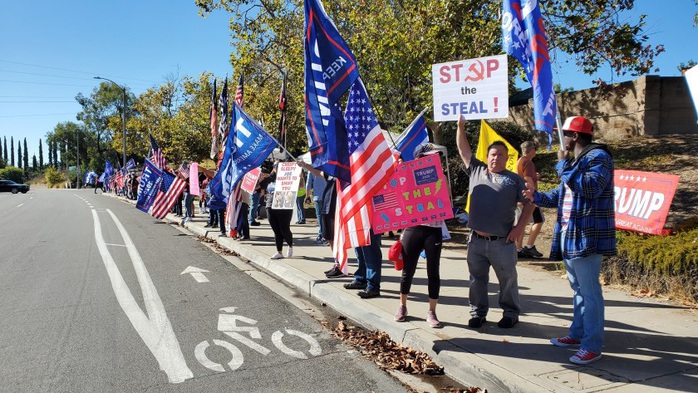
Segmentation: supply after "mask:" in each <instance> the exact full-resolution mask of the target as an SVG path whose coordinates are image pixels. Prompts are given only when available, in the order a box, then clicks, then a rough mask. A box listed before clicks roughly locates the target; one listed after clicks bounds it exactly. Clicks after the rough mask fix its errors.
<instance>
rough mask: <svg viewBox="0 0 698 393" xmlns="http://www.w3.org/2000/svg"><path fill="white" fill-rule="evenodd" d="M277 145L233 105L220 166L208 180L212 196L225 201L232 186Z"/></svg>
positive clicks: (260, 163)
mask: <svg viewBox="0 0 698 393" xmlns="http://www.w3.org/2000/svg"><path fill="white" fill-rule="evenodd" d="M276 145H277V143H276V140H274V138H272V136H271V135H269V133H268V132H267V131H265V130H264V129H263V128H262V126H260V125H259V124H257V123H256V122H255V121H254V120H252V118H250V117H249V116H248V115H247V113H245V111H243V110H242V108H240V106H239V105H238V104H237V103H235V104H234V108H233V113H232V118H231V123H230V132H228V140H227V141H226V143H225V152H224V154H223V160H222V162H221V167H220V170H219V171H218V173H216V176H214V177H213V180H211V185H212V186H211V194H213V195H215V196H216V197H217V198H218V199H220V200H225V199H226V198H227V197H228V196H229V195H230V194H231V193H232V192H233V188H234V187H235V184H237V182H238V181H239V180H240V179H242V177H243V176H245V174H246V173H247V172H249V171H250V170H252V169H254V168H257V167H258V166H260V165H262V163H263V162H264V160H266V159H267V157H268V156H269V154H271V152H272V151H273V150H274V148H275V147H276Z"/></svg>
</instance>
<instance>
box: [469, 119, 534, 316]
mask: <svg viewBox="0 0 698 393" xmlns="http://www.w3.org/2000/svg"><path fill="white" fill-rule="evenodd" d="M456 142H457V144H458V151H459V153H460V156H461V159H462V160H463V164H465V168H466V173H467V174H468V175H469V176H470V188H469V193H470V211H469V213H468V214H469V222H468V227H470V228H471V230H472V231H471V235H470V241H469V242H468V256H467V258H468V270H469V271H470V296H469V300H470V308H471V311H470V315H471V317H472V318H471V319H470V320H469V321H468V326H470V327H472V328H479V327H481V326H482V324H483V323H485V322H486V318H485V317H486V316H487V312H488V311H489V300H488V297H487V286H488V284H489V270H490V266H492V267H493V268H494V272H495V274H496V275H497V279H498V280H499V306H500V307H501V308H502V310H503V311H504V312H503V317H502V319H501V320H500V321H499V323H497V325H498V326H499V327H501V328H512V327H514V325H516V323H518V322H519V314H520V313H521V306H520V301H519V286H518V276H517V273H516V244H515V241H516V239H517V238H518V237H519V235H520V234H521V233H522V232H523V231H524V229H525V228H526V223H527V222H528V220H529V218H530V217H531V214H532V213H533V209H534V208H535V205H533V204H531V203H530V202H529V201H528V200H526V199H525V198H524V197H523V191H524V190H525V189H526V184H525V182H524V180H523V179H522V178H521V177H520V176H519V175H517V174H516V173H514V172H511V171H509V170H507V169H506V163H507V159H508V158H509V156H508V152H507V150H508V149H507V147H506V145H505V144H504V143H503V142H501V141H497V142H494V143H492V145H490V146H489V147H488V148H487V163H484V162H482V161H480V160H478V159H476V158H475V157H474V156H473V152H472V150H471V148H470V144H469V143H468V138H467V137H466V135H465V119H463V117H462V116H461V118H460V119H459V120H458V133H457V137H456ZM518 202H521V203H523V204H524V208H523V212H522V213H521V219H520V220H519V221H518V223H517V225H514V218H515V214H516V204H517V203H518Z"/></svg>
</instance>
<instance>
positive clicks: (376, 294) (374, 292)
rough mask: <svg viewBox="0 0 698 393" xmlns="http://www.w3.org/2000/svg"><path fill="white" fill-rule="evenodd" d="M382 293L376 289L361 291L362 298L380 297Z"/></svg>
mask: <svg viewBox="0 0 698 393" xmlns="http://www.w3.org/2000/svg"><path fill="white" fill-rule="evenodd" d="M380 295H381V291H377V290H375V289H365V290H363V291H361V292H359V297H360V298H362V299H373V298H374V297H379V296H380Z"/></svg>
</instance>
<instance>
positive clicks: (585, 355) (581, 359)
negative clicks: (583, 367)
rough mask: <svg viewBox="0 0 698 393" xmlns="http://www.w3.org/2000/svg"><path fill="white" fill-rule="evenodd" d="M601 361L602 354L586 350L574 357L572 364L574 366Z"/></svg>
mask: <svg viewBox="0 0 698 393" xmlns="http://www.w3.org/2000/svg"><path fill="white" fill-rule="evenodd" d="M599 359H601V354H600V353H594V352H589V351H587V350H586V349H580V350H579V351H577V353H575V354H574V355H572V357H571V358H570V362H572V363H574V364H589V363H591V362H595V361H597V360H599Z"/></svg>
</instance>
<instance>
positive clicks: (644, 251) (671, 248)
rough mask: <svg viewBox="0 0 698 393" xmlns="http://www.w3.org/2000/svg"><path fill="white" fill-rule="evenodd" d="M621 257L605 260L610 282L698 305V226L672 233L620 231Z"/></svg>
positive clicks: (604, 271) (619, 253)
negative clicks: (655, 234)
mask: <svg viewBox="0 0 698 393" xmlns="http://www.w3.org/2000/svg"><path fill="white" fill-rule="evenodd" d="M616 238H617V240H618V256H617V257H613V258H609V259H607V260H606V261H605V263H604V268H603V275H604V278H605V280H606V281H607V282H609V283H611V284H621V285H629V286H631V287H633V288H635V289H636V290H638V291H640V292H643V293H648V294H651V295H662V296H669V297H671V298H676V299H680V300H683V301H685V302H687V303H690V304H692V305H696V304H698V229H691V230H686V231H682V232H677V233H676V234H675V235H671V236H651V235H643V234H638V233H631V232H625V231H618V232H617V236H616Z"/></svg>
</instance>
